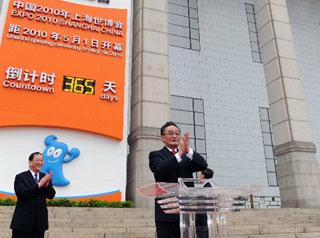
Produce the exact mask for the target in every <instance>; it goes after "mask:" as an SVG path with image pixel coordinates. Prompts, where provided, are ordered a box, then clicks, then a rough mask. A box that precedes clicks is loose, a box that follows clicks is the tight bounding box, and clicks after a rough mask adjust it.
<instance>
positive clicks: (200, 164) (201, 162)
mask: <svg viewBox="0 0 320 238" xmlns="http://www.w3.org/2000/svg"><path fill="white" fill-rule="evenodd" d="M191 167H192V168H191V169H192V172H197V171H202V170H205V169H206V168H207V167H208V164H207V161H206V160H205V159H204V158H203V157H202V156H201V155H200V154H199V153H197V152H195V151H194V152H193V156H192V160H191Z"/></svg>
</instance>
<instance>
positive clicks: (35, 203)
mask: <svg viewBox="0 0 320 238" xmlns="http://www.w3.org/2000/svg"><path fill="white" fill-rule="evenodd" d="M44 176H45V174H44V173H41V172H40V173H39V178H40V179H41V178H43V177H44ZM14 191H15V193H16V196H17V204H16V208H15V210H14V213H13V218H12V222H11V226H10V228H11V229H13V230H17V231H22V232H30V231H31V230H32V228H33V227H34V226H36V227H38V228H39V230H40V231H45V230H47V229H48V209H47V202H46V198H49V199H52V198H53V197H54V195H55V194H56V191H55V190H54V188H53V187H52V183H51V182H50V184H49V185H48V186H47V187H46V188H39V186H38V184H37V183H36V181H35V179H34V178H33V176H32V174H31V172H30V171H29V170H28V171H25V172H22V173H20V174H18V175H16V178H15V180H14Z"/></svg>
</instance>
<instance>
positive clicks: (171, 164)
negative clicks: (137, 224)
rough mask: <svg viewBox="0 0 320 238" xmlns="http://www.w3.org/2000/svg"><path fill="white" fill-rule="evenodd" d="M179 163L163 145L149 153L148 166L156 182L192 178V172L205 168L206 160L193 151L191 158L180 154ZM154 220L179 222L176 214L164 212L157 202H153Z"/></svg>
mask: <svg viewBox="0 0 320 238" xmlns="http://www.w3.org/2000/svg"><path fill="white" fill-rule="evenodd" d="M181 159H182V161H181V162H180V163H179V162H178V161H177V159H176V157H175V156H174V155H173V154H172V153H171V152H170V151H169V150H168V148H166V147H163V148H162V149H161V150H158V151H152V152H151V153H150V154H149V167H150V169H151V171H152V172H153V175H154V178H155V180H156V182H167V183H177V182H178V178H192V173H193V172H196V171H200V170H204V169H206V168H207V166H208V164H207V162H206V160H205V159H204V158H203V157H202V156H201V155H200V154H198V153H197V152H196V151H194V152H193V156H192V160H190V159H189V158H188V157H187V156H186V155H183V156H182V158H181ZM155 220H156V222H179V215H178V214H165V213H164V212H163V210H162V209H161V207H160V206H159V204H158V203H157V202H155Z"/></svg>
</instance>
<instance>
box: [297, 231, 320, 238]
mask: <svg viewBox="0 0 320 238" xmlns="http://www.w3.org/2000/svg"><path fill="white" fill-rule="evenodd" d="M310 237H316V238H319V237H320V232H308V233H296V238H310Z"/></svg>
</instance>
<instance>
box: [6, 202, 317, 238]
mask: <svg viewBox="0 0 320 238" xmlns="http://www.w3.org/2000/svg"><path fill="white" fill-rule="evenodd" d="M13 210H14V207H0V231H1V232H0V238H11V231H10V229H9V225H10V222H11V217H12V213H13ZM48 211H49V231H48V232H46V238H55V237H56V238H82V237H85V238H91V237H92V238H95V237H99V238H100V237H104V238H107V237H123V238H133V237H135V238H140V237H141V238H142V237H155V224H154V213H153V209H141V208H65V207H49V208H48ZM226 217H227V221H228V233H229V236H230V238H273V237H275V238H308V237H318V238H320V209H269V210H268V209H265V210H263V209H260V210H242V211H240V212H233V213H226Z"/></svg>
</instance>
